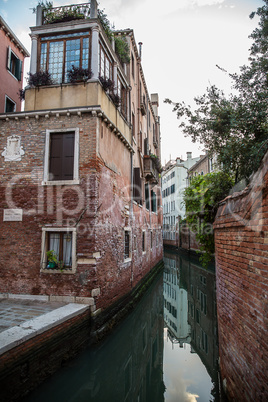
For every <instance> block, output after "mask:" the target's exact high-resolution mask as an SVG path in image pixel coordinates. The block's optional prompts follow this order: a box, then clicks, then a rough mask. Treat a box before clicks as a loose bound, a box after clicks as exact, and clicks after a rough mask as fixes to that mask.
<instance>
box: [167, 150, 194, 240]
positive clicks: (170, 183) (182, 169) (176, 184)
mask: <svg viewBox="0 0 268 402" xmlns="http://www.w3.org/2000/svg"><path fill="white" fill-rule="evenodd" d="M200 158H201V157H196V158H192V153H191V152H187V159H186V161H184V160H182V159H181V158H177V159H176V161H169V162H168V163H167V164H166V165H165V167H164V171H163V172H162V200H163V240H164V244H171V245H174V246H175V245H176V244H177V240H178V239H176V233H177V230H176V228H177V223H178V221H179V219H184V218H185V205H184V203H183V193H184V190H185V188H186V187H187V178H188V171H189V169H190V168H191V167H192V166H193V165H194V164H195V163H196V162H198V161H199V159H200Z"/></svg>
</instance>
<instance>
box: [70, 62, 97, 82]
mask: <svg viewBox="0 0 268 402" xmlns="http://www.w3.org/2000/svg"><path fill="white" fill-rule="evenodd" d="M67 77H68V82H72V83H74V82H81V81H83V82H85V81H87V80H89V79H90V78H91V77H92V71H90V70H89V69H88V68H82V67H75V66H74V65H72V68H71V70H69V71H68V72H67Z"/></svg>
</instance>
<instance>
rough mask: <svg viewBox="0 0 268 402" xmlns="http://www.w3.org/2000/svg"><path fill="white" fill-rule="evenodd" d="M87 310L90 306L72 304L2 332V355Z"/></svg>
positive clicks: (0, 342) (0, 349) (0, 334)
mask: <svg viewBox="0 0 268 402" xmlns="http://www.w3.org/2000/svg"><path fill="white" fill-rule="evenodd" d="M86 310H89V306H88V305H85V304H75V303H70V304H67V305H66V306H63V307H60V308H58V309H56V310H53V311H51V312H49V313H46V314H43V315H41V316H39V317H36V318H33V319H31V320H28V321H25V322H24V323H22V324H20V325H18V326H15V327H12V328H9V329H7V330H6V331H3V332H1V333H0V345H1V346H0V355H2V354H3V353H5V352H7V351H8V350H10V349H12V348H14V347H15V346H18V345H20V344H22V343H24V342H25V341H27V340H28V339H31V338H33V337H35V336H36V335H39V334H42V333H43V332H45V331H48V330H49V329H51V328H53V327H55V326H57V325H59V324H61V323H63V322H65V321H67V320H69V319H71V318H73V317H75V316H77V315H79V314H81V313H83V312H85V311H86Z"/></svg>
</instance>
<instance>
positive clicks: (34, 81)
mask: <svg viewBox="0 0 268 402" xmlns="http://www.w3.org/2000/svg"><path fill="white" fill-rule="evenodd" d="M28 74H29V77H28V78H27V81H28V84H29V85H30V86H31V87H41V86H44V85H52V84H53V81H52V78H51V75H50V73H49V72H48V71H38V72H36V73H34V74H32V73H28Z"/></svg>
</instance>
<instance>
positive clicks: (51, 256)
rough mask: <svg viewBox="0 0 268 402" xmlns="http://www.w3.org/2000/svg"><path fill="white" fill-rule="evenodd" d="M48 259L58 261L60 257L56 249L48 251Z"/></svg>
mask: <svg viewBox="0 0 268 402" xmlns="http://www.w3.org/2000/svg"><path fill="white" fill-rule="evenodd" d="M47 260H48V262H54V263H55V264H57V263H58V257H57V254H56V252H55V251H54V250H48V251H47Z"/></svg>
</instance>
